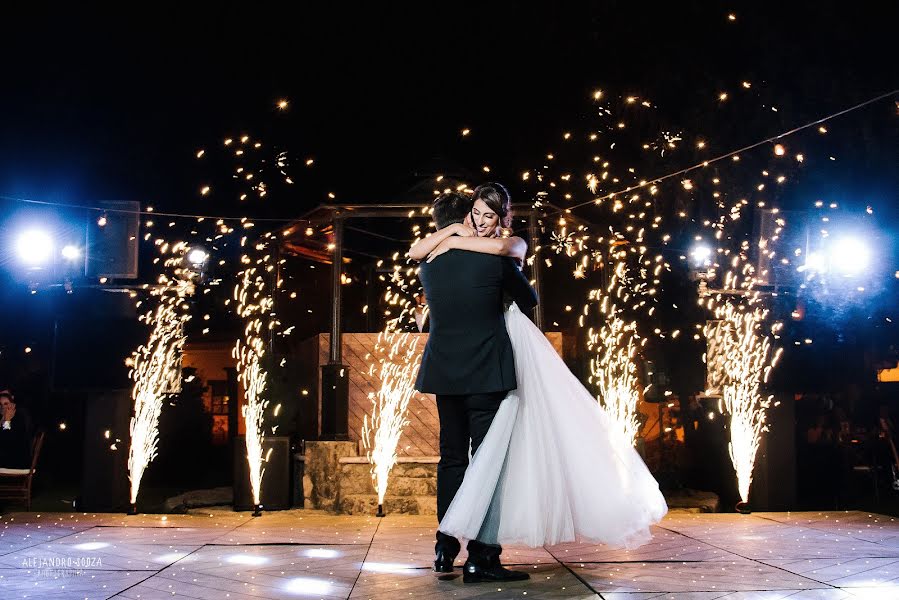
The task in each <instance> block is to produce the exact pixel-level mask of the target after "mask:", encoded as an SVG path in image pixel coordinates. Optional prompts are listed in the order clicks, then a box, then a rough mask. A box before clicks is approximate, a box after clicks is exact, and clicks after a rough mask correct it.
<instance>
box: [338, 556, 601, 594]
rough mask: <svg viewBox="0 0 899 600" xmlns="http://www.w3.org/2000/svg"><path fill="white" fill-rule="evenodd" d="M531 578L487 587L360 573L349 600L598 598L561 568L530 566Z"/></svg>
mask: <svg viewBox="0 0 899 600" xmlns="http://www.w3.org/2000/svg"><path fill="white" fill-rule="evenodd" d="M518 570H526V571H527V572H528V573H530V575H531V579H530V580H528V581H521V582H513V583H505V584H490V583H477V584H465V583H463V582H462V574H461V573H457V574H453V575H437V574H435V573H433V572H431V571H429V570H428V569H408V570H397V571H396V572H387V571H382V572H368V571H363V573H362V575H361V576H360V577H359V581H357V582H356V587H355V588H354V589H353V594H352V596H350V598H354V599H356V598H358V599H360V600H362V599H370V600H394V599H397V598H414V599H418V598H460V599H467V598H478V599H481V598H484V599H497V600H499V599H503V600H508V599H510V598H522V599H524V600H527V599H530V598H571V599H578V600H580V599H587V598H590V599H593V598H599V596H598V595H597V594H596V593H595V592H593V591H592V590H590V589H589V588H587V587H586V586H584V584H582V583H581V582H580V581H578V579H577V578H576V577H574V576H573V575H572V574H571V572H570V571H568V570H567V569H565V568H564V567H562V566H558V565H557V566H551V565H531V566H528V568H526V569H524V568H522V567H518Z"/></svg>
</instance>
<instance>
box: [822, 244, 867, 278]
mask: <svg viewBox="0 0 899 600" xmlns="http://www.w3.org/2000/svg"><path fill="white" fill-rule="evenodd" d="M870 260H871V251H870V250H869V249H868V246H867V245H866V244H865V243H864V242H862V241H861V240H860V239H857V238H849V237H847V238H841V239H838V240H836V242H834V244H833V245H832V246H831V248H830V264H831V266H832V267H833V269H834V270H836V271H839V272H840V273H842V274H844V275H847V276H851V275H855V274H857V273H859V272H861V271H864V270H865V269H866V268H867V267H868V264H869V262H870Z"/></svg>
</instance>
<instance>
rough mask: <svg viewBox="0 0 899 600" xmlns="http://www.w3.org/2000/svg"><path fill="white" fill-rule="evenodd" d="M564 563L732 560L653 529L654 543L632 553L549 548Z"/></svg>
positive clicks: (707, 547)
mask: <svg viewBox="0 0 899 600" xmlns="http://www.w3.org/2000/svg"><path fill="white" fill-rule="evenodd" d="M548 550H549V551H550V552H551V553H552V555H553V556H554V557H556V559H558V560H560V561H562V562H618V561H624V562H626V561H696V560H731V559H733V558H734V555H733V554H732V553H730V552H727V551H725V550H722V549H720V548H716V547H714V546H710V545H709V544H706V543H704V542H700V541H698V540H695V539H693V538H690V537H687V536H685V535H682V534H680V533H677V532H674V531H667V530H664V529H659V528H653V537H652V541H650V542H649V543H647V544H644V545H643V546H640V547H639V548H635V549H632V550H627V549H621V548H610V547H608V546H604V545H602V544H589V543H568V544H559V545H557V546H552V547H550V548H548Z"/></svg>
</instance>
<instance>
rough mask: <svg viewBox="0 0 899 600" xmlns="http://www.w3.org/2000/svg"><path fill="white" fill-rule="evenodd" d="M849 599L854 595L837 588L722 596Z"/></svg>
mask: <svg viewBox="0 0 899 600" xmlns="http://www.w3.org/2000/svg"><path fill="white" fill-rule="evenodd" d="M847 598H848V599H852V594H850V593H849V592H847V591H845V590H839V589H836V588H820V589H812V590H778V591H754V592H733V593H732V594H725V595H724V596H721V600H846V599H847Z"/></svg>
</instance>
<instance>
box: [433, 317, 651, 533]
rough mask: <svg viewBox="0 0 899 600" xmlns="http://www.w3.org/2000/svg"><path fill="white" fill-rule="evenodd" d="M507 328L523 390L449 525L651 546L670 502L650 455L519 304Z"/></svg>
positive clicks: (489, 441)
mask: <svg viewBox="0 0 899 600" xmlns="http://www.w3.org/2000/svg"><path fill="white" fill-rule="evenodd" d="M506 327H507V329H508V331H509V338H510V339H511V341H512V349H513V351H514V353H515V376H516V378H517V380H518V389H516V390H513V391H512V392H509V395H508V396H507V397H506V398H505V399H504V400H503V402H502V403H501V404H500V408H499V410H498V411H497V413H496V417H495V418H494V420H493V423H492V424H491V426H490V430H489V431H488V432H487V435H486V436H485V437H484V441H483V442H482V443H481V446H480V447H479V448H478V451H477V452H476V453H475V455H474V457H472V459H471V462H470V464H469V466H468V469H467V471H466V472H465V479H464V480H463V482H462V485H461V487H460V488H459V491H458V492H457V493H456V496H455V498H454V499H453V501H452V503H451V504H450V506H449V509H448V510H447V513H446V515H444V518H443V520H442V521H441V522H440V526H439V529H440V531H442V532H444V533H447V534H449V535H452V536H455V537H457V538H464V539H469V540H470V539H477V540H480V541H481V542H484V543H487V544H520V545H527V546H531V547H537V546H544V545H554V544H559V543H562V542H570V541H588V542H601V543H604V544H608V545H611V546H616V547H627V548H633V547H636V546H639V545H641V544H644V543H646V542H647V541H649V539H650V538H651V534H650V533H649V526H650V525H652V524H654V523H657V522H658V521H659V520H661V519H662V517H664V516H665V513H666V512H667V511H668V506H667V505H666V504H665V498H664V497H663V496H662V494H661V492H660V491H659V486H658V483H657V482H656V480H655V479H654V478H653V476H652V475H651V474H650V472H649V470H648V469H647V468H646V465H645V464H644V463H643V460H642V459H641V458H640V455H639V454H638V453H637V451H636V450H635V449H634V448H633V446H632V445H631V444H630V443H628V442H624V441H623V440H622V439H621V436H620V435H619V434H617V433H616V431H615V429H614V428H613V427H612V426H611V424H610V421H609V417H608V415H607V413H606V411H605V410H604V409H603V408H602V407H601V405H600V404H599V403H598V402H597V400H596V398H594V397H593V395H592V394H590V392H589V391H587V389H586V388H584V386H583V385H581V383H580V381H578V379H577V378H576V377H575V376H574V375H573V374H572V373H571V371H569V370H568V367H567V366H566V365H565V363H564V362H563V361H562V359H561V358H560V357H559V355H558V353H557V352H556V350H555V349H554V348H553V347H552V345H551V344H550V343H549V341H548V340H547V339H546V337H545V336H544V335H543V333H542V332H541V331H540V330H539V329H538V328H537V327H536V326H535V325H534V324H533V323H532V322H531V321H530V319H528V318H527V316H525V315H524V314H523V313H522V312H521V311H520V310H519V309H518V307H517V306H516V305H515V304H512V306H511V307H510V308H509V310H507V311H506ZM491 490H492V491H493V493H491Z"/></svg>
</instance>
